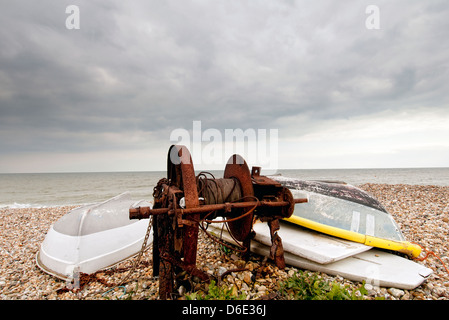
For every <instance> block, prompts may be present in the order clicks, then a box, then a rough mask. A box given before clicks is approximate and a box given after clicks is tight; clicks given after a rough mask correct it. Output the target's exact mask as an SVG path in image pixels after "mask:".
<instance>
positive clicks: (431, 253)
mask: <svg viewBox="0 0 449 320" xmlns="http://www.w3.org/2000/svg"><path fill="white" fill-rule="evenodd" d="M412 243H414V244H417V245H418V246H420V247H421V249H423V250H424V251H425V252H426V255H425V256H424V257H423V258H418V257H417V258H413V260H417V261H424V260H426V259H427V258H428V257H429V255H432V256H434V257H435V258H437V259H438V260H440V262H441V264H442V265H443V267H444V269H446V272H447V273H448V274H449V270H448V268H447V267H446V264H445V263H444V262H443V260H441V258H440V257H439V256H438V255H437V254H436V253H435V252H433V251H430V250H427V249H426V248H424V246H422V245H420V244H419V243H416V242H412Z"/></svg>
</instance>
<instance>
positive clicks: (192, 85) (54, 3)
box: [0, 0, 449, 173]
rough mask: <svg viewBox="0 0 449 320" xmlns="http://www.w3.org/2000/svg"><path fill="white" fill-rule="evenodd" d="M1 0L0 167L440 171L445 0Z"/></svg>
mask: <svg viewBox="0 0 449 320" xmlns="http://www.w3.org/2000/svg"><path fill="white" fill-rule="evenodd" d="M0 5H1V8H2V10H1V11H0V173H14V172H79V171H81V172H86V171H87V172H90V171H152V170H165V168H166V161H167V152H168V149H169V147H170V145H172V144H174V143H178V144H179V143H180V142H182V144H185V145H188V147H189V149H195V152H192V158H193V162H194V165H195V168H196V169H197V168H200V169H217V168H218V169H219V168H224V165H225V163H226V160H227V158H229V156H230V155H231V154H232V151H237V153H239V152H238V151H241V152H240V153H243V157H244V158H245V159H248V158H251V163H249V164H250V165H260V164H262V168H264V167H263V165H267V166H268V167H270V168H271V169H273V168H279V169H282V168H298V169H312V168H397V167H449V94H448V91H449V87H448V83H449V41H448V39H449V19H447V17H449V3H448V2H447V1H446V0H442V1H437V0H429V1H422V0H411V1H410V0H408V1H405V0H398V1H377V0H374V1H372V0H370V1H363V0H362V1H360V0H347V1H327V0H318V1H313V2H312V1H305V0H304V1H287V0H278V1H274V0H272V1H263V0H260V1H254V0H253V1H245V0H238V1H236V0H226V1H225V0H214V1H206V0H204V1H191V0H183V1H181V0H178V1H148V0H134V1H75V0H73V1H62V0H41V1H31V0H17V1H7V0H0ZM73 6H75V8H76V9H78V10H75V9H74V7H73ZM373 7H374V8H373ZM195 128H196V129H195ZM198 128H200V129H201V130H200V132H199V135H198V130H197V129H198ZM195 130H197V131H196V133H195ZM226 130H228V132H234V133H238V132H240V131H238V130H241V131H242V132H244V133H245V134H247V137H249V138H248V139H247V142H245V143H242V142H241V141H240V142H235V143H234V149H232V145H233V144H232V141H229V139H228V140H227V139H226ZM206 133H207V134H206ZM254 135H255V138H254ZM181 137H182V139H181ZM195 137H196V138H195ZM198 137H199V138H198ZM211 137H212V138H211ZM189 139H190V140H189ZM195 139H196V140H195ZM235 140H236V141H237V138H235ZM228 145H231V147H230V148H226V147H225V146H228ZM239 146H240V147H239ZM242 146H243V147H242ZM245 146H246V147H245ZM254 146H257V152H256V153H254V150H256V149H254ZM239 148H240V149H239ZM242 148H243V149H242ZM228 151H230V152H231V154H229V152H228ZM264 152H265V156H264V155H263V154H264ZM255 155H256V156H255ZM257 155H258V156H257ZM267 155H268V156H267ZM211 156H213V157H214V161H211V160H210V158H211ZM267 159H268V160H267ZM219 160H220V161H219ZM247 161H248V160H247ZM248 162H250V161H248Z"/></svg>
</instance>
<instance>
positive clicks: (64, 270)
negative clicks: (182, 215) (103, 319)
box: [36, 192, 153, 280]
mask: <svg viewBox="0 0 449 320" xmlns="http://www.w3.org/2000/svg"><path fill="white" fill-rule="evenodd" d="M133 205H134V206H138V205H141V206H150V204H149V203H148V202H145V201H144V203H142V201H140V202H137V203H136V202H135V201H133V200H132V199H131V196H130V194H129V193H128V192H125V193H122V194H120V195H118V196H116V197H114V198H111V199H109V200H106V201H104V202H101V203H95V204H90V205H86V206H83V207H79V208H76V209H73V210H71V211H70V212H68V213H67V214H66V215H64V216H63V217H61V218H60V219H59V220H58V221H56V222H55V223H54V224H53V225H52V226H51V227H50V229H49V230H48V233H47V235H46V236H45V239H44V241H43V242H42V244H41V247H40V250H39V251H38V253H37V255H36V262H37V265H38V266H39V267H40V268H41V269H42V270H43V271H45V272H47V273H49V274H51V275H53V276H56V277H58V278H61V279H64V280H68V279H73V278H74V277H75V275H76V274H77V273H81V272H82V273H87V274H90V273H94V272H96V271H98V270H101V269H104V268H107V267H109V266H112V265H114V264H117V263H118V262H120V261H123V260H125V259H127V258H130V257H132V256H133V255H135V254H137V253H138V252H139V251H140V249H141V247H142V243H143V241H144V238H145V234H146V231H147V227H148V224H149V220H148V219H145V220H130V219H129V208H130V207H131V206H133ZM152 238H153V237H152V236H150V237H149V239H148V243H147V246H148V245H150V244H151V241H152Z"/></svg>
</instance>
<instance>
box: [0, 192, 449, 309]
mask: <svg viewBox="0 0 449 320" xmlns="http://www.w3.org/2000/svg"><path fill="white" fill-rule="evenodd" d="M359 187H360V188H361V189H363V190H365V191H367V192H368V193H370V194H372V195H373V196H374V197H376V198H377V199H378V200H379V201H380V202H381V203H382V204H383V205H384V206H385V207H386V209H387V210H388V212H390V213H391V214H392V216H393V217H394V219H395V220H396V222H397V223H398V225H399V227H400V228H401V230H402V232H403V234H404V236H405V237H406V239H407V240H408V241H411V242H415V243H418V244H420V245H422V246H423V247H424V248H426V249H427V250H431V251H433V252H434V253H435V255H437V256H438V257H439V258H440V259H441V260H442V261H443V262H444V263H445V264H446V265H449V257H448V249H449V241H448V240H449V239H448V238H449V187H442V186H417V185H387V184H363V185H360V186H359ZM72 208H74V207H51V208H22V209H11V208H2V209H0V245H1V247H0V261H1V268H0V299H1V300H9V299H13V300H46V299H60V300H78V299H93V300H98V299H135V300H139V299H157V298H158V280H157V279H154V278H153V274H152V266H151V249H150V250H147V251H146V252H145V253H144V255H143V257H142V259H141V261H140V264H139V266H138V268H137V269H136V270H135V271H134V272H133V273H132V274H131V275H130V278H129V279H128V280H127V281H126V282H125V283H124V284H123V286H121V287H116V285H117V284H118V283H119V282H120V281H121V280H122V279H123V277H124V276H125V275H126V274H127V273H128V270H129V268H130V266H131V265H132V263H133V259H130V260H127V261H123V262H121V263H120V264H118V265H116V266H115V267H112V268H109V269H106V270H102V271H99V272H97V273H95V274H94V275H92V276H90V277H84V278H82V279H81V286H80V288H79V289H78V290H69V289H68V288H67V283H66V282H65V281H63V280H60V279H57V278H55V277H53V276H51V275H49V274H47V273H45V272H43V271H41V270H40V269H39V268H38V267H37V266H36V263H35V257H36V253H37V252H38V250H39V247H40V244H41V243H42V241H43V240H44V238H45V235H46V232H47V231H48V229H49V227H50V226H51V224H53V223H54V222H55V221H57V220H58V219H59V218H60V217H61V216H63V215H64V214H65V213H67V212H68V211H69V210H71V209H72ZM424 253H425V252H424ZM424 253H422V254H421V257H423V256H424ZM417 263H419V264H422V265H424V266H426V267H428V268H431V269H432V270H433V274H432V275H430V276H429V278H428V279H427V280H426V281H425V282H424V283H423V284H422V285H421V286H419V287H417V288H416V289H414V290H401V289H397V288H383V287H381V288H376V287H372V286H371V287H368V288H366V289H368V294H366V295H365V298H367V299H375V298H379V297H383V298H385V299H392V300H399V299H402V300H414V299H418V300H427V299H429V300H449V274H448V273H447V271H446V270H445V268H444V266H443V264H442V263H441V262H440V261H439V260H438V259H437V258H436V257H435V256H433V255H429V257H428V258H427V259H425V260H423V261H417ZM198 266H199V268H201V269H202V270H205V271H206V272H208V273H210V274H211V275H216V274H222V273H223V272H226V271H231V270H232V269H236V268H242V267H244V268H246V269H247V270H246V271H243V272H234V273H232V272H228V273H227V275H225V276H224V277H223V282H224V283H225V284H226V285H228V286H229V287H230V288H234V289H233V290H235V291H236V293H238V294H240V293H242V294H244V295H245V296H246V298H247V299H251V300H253V299H267V298H272V299H276V292H277V290H278V289H279V287H278V284H279V282H280V281H283V280H285V279H286V278H287V277H288V276H291V275H292V274H293V273H294V272H295V271H296V270H297V269H295V268H291V267H288V266H287V268H286V269H285V270H279V269H278V268H276V267H275V266H274V265H273V264H271V263H270V262H268V263H263V259H262V257H260V256H257V255H252V257H251V259H250V261H249V262H246V263H245V262H244V261H242V260H240V259H239V257H238V256H237V255H235V254H229V253H227V254H225V253H224V252H223V251H222V250H220V247H219V245H218V244H216V243H215V242H213V241H211V240H210V239H208V238H207V237H206V236H205V235H204V234H203V233H200V242H199V249H198ZM262 269H263V270H262ZM255 270H260V271H261V272H258V273H257V274H258V277H256V278H255V279H254V277H253V278H251V275H252V274H253V273H252V271H255ZM318 275H319V276H320V277H322V278H323V279H326V280H327V279H328V280H329V281H337V282H340V283H342V284H344V285H347V286H348V287H349V288H351V289H356V288H359V287H360V286H361V283H358V282H352V281H349V280H346V279H343V278H342V277H339V276H336V277H334V276H329V275H326V274H322V273H319V274H318ZM182 294H183V292H181V297H182Z"/></svg>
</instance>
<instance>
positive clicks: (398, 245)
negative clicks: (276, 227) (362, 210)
mask: <svg viewBox="0 0 449 320" xmlns="http://www.w3.org/2000/svg"><path fill="white" fill-rule="evenodd" d="M284 220H286V221H289V222H292V223H294V224H297V225H300V226H303V227H306V228H309V229H312V230H315V231H318V232H322V233H325V234H329V235H332V236H335V237H338V238H343V239H346V240H350V241H354V242H358V243H363V244H365V245H367V246H371V247H377V248H382V249H388V250H393V251H398V252H401V253H405V254H407V255H409V256H413V257H418V256H419V255H420V253H421V247H420V246H418V245H415V244H413V243H410V242H408V241H394V240H387V239H382V238H378V237H373V236H367V235H364V234H361V233H357V232H354V231H349V230H345V229H341V228H337V227H332V226H329V225H326V224H322V223H319V222H315V221H312V220H309V219H306V218H301V217H298V216H294V215H292V216H291V217H290V218H286V219H284Z"/></svg>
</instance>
